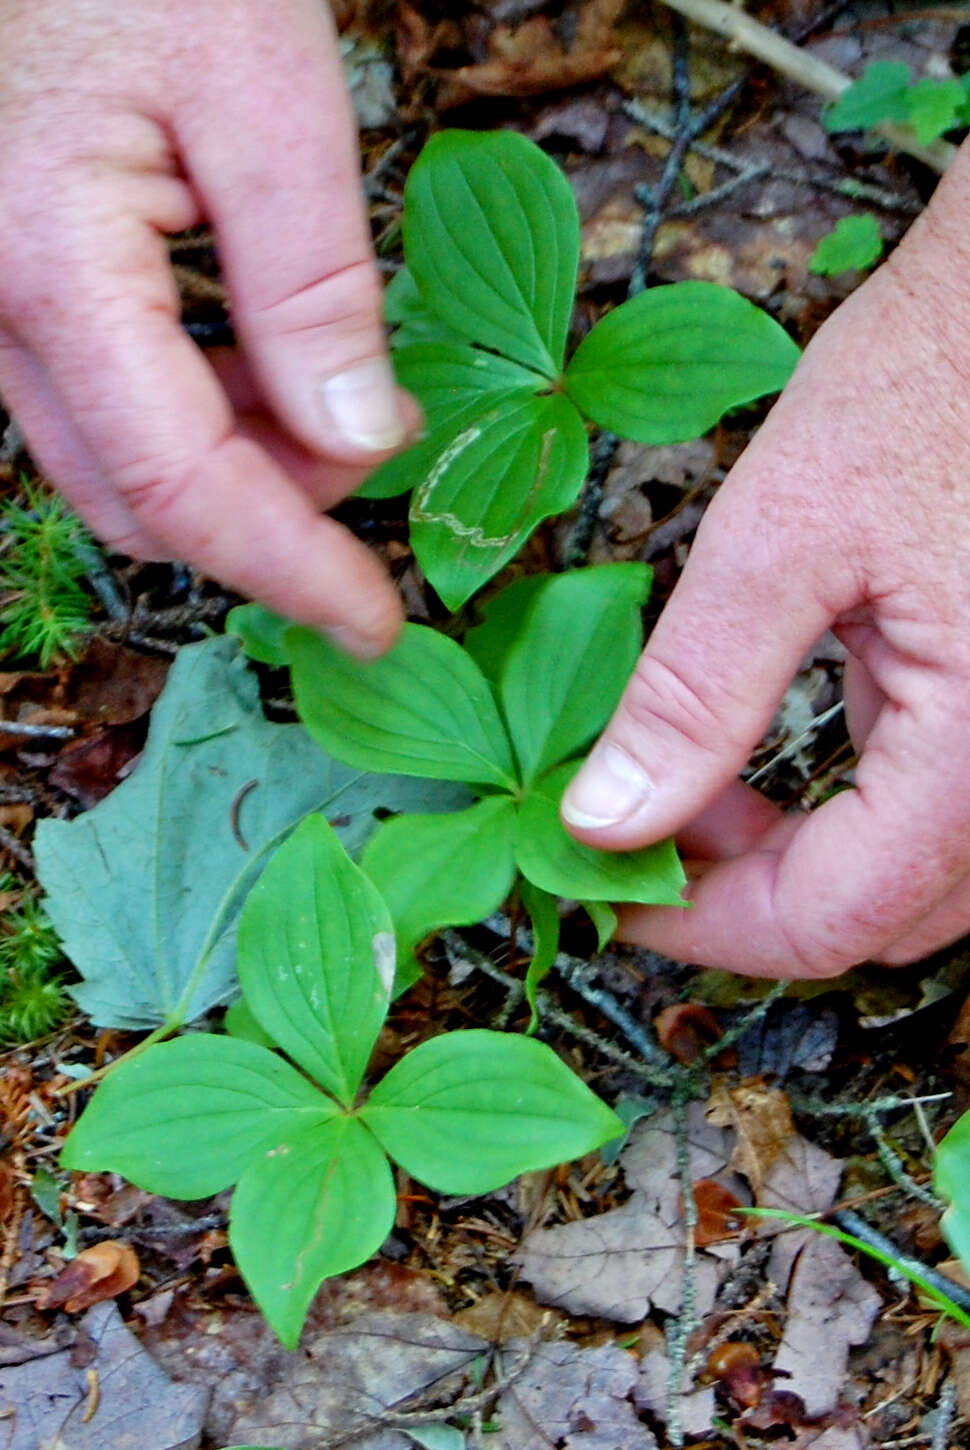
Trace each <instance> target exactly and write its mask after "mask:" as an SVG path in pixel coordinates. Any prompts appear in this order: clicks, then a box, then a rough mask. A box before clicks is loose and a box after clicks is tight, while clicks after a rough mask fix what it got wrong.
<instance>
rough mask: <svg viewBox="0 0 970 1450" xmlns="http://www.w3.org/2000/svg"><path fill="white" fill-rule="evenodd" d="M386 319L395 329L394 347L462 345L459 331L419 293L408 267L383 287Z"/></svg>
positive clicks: (392, 343)
mask: <svg viewBox="0 0 970 1450" xmlns="http://www.w3.org/2000/svg"><path fill="white" fill-rule="evenodd" d="M384 320H385V322H387V323H389V324H390V326H391V327H393V328H394V329H395V331H394V333H393V334H392V336H391V346H392V347H393V348H399V347H409V346H410V345H411V344H412V343H423V342H459V343H463V342H464V341H465V339H464V338H463V337H462V335H461V333H460V332H456V331H455V329H454V328H453V327H449V326H448V324H447V323H446V322H442V320H441V318H440V317H439V316H438V314H437V313H436V312H433V311H432V310H431V308H430V307H429V306H428V304H427V303H426V302H425V300H424V298H423V297H422V296H421V293H420V292H419V291H418V284H417V283H416V282H415V280H414V277H413V276H412V274H411V270H410V268H409V267H402V268H401V270H400V271H399V272H398V273H397V274H396V276H394V277H393V278H392V279H391V281H390V282H389V283H388V284H387V286H386V287H385V288H384Z"/></svg>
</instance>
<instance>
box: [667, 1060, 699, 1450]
mask: <svg viewBox="0 0 970 1450" xmlns="http://www.w3.org/2000/svg"><path fill="white" fill-rule="evenodd" d="M684 1087H685V1085H684V1084H683V1083H680V1084H678V1086H677V1088H676V1089H675V1091H674V1098H673V1104H672V1107H673V1113H674V1134H675V1141H676V1144H677V1173H678V1177H679V1178H680V1196H681V1200H682V1202H683V1205H684V1266H683V1283H682V1288H681V1298H680V1313H679V1314H678V1315H677V1316H676V1317H675V1318H673V1319H671V1320H670V1321H669V1323H668V1324H667V1326H666V1329H665V1337H666V1341H667V1357H668V1360H669V1362H670V1369H669V1372H668V1376H667V1434H668V1436H669V1438H670V1443H671V1445H674V1446H678V1447H679V1446H682V1445H683V1443H684V1427H683V1425H682V1423H681V1418H680V1397H681V1394H682V1393H683V1379H684V1364H685V1361H686V1358H687V1341H688V1340H689V1339H690V1336H691V1335H692V1334H693V1332H694V1330H695V1329H696V1328H697V1285H696V1281H695V1278H694V1269H695V1266H696V1263H697V1235H696V1230H697V1200H696V1199H695V1197H694V1185H693V1183H692V1182H691V1176H690V1129H689V1124H688V1121H687V1104H688V1101H689V1096H688V1094H687V1093H686V1092H685V1090H684Z"/></svg>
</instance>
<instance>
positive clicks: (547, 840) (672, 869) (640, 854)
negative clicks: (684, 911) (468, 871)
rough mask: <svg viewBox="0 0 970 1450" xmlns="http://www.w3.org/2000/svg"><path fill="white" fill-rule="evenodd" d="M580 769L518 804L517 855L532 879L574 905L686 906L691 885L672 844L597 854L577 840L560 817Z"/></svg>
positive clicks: (553, 774) (551, 777)
mask: <svg viewBox="0 0 970 1450" xmlns="http://www.w3.org/2000/svg"><path fill="white" fill-rule="evenodd" d="M578 768H579V765H578V762H576V761H571V762H570V763H569V764H567V765H561V766H559V767H558V768H557V769H556V770H552V771H550V772H549V774H548V775H546V776H543V778H542V780H540V781H539V782H538V783H537V784H536V785H535V786H534V787H533V788H532V790H531V791H529V793H528V794H527V795H526V796H525V797H524V798H523V800H522V802H521V804H520V806H519V829H518V836H517V839H516V845H515V857H516V860H517V861H518V863H519V870H520V871H521V872H522V875H523V876H525V878H526V879H527V880H528V881H531V882H533V884H534V885H536V886H541V888H542V890H543V891H549V892H551V893H552V894H553V895H554V896H565V897H568V898H570V899H572V900H574V901H639V902H643V903H644V904H646V905H649V906H683V905H684V902H683V900H682V898H681V894H680V893H681V891H682V890H683V888H684V886H685V885H686V883H687V878H686V876H685V875H684V870H683V867H682V866H681V864H680V861H679V859H678V857H677V852H676V849H675V847H674V843H673V841H661V842H659V844H658V845H656V846H645V847H644V848H643V849H642V850H640V851H596V850H594V849H593V847H592V846H583V845H581V844H580V843H579V841H576V840H574V839H573V837H572V836H571V835H570V834H569V832H568V831H567V830H566V828H565V826H564V825H563V824H562V822H561V821H560V819H559V803H560V801H561V800H562V795H563V791H564V790H565V789H566V786H567V785H568V784H569V782H570V780H572V778H573V776H574V775H575V774H576V771H577V769H578Z"/></svg>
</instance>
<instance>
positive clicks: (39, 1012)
mask: <svg viewBox="0 0 970 1450" xmlns="http://www.w3.org/2000/svg"><path fill="white" fill-rule="evenodd" d="M10 891H16V892H18V894H20V900H19V902H18V904H17V905H16V906H14V907H13V908H12V909H10V910H8V911H5V912H4V913H3V915H2V918H0V1045H4V1044H7V1043H20V1042H33V1041H35V1040H36V1039H37V1038H39V1037H46V1036H47V1034H48V1033H49V1032H53V1031H54V1030H55V1028H57V1027H59V1026H60V1024H61V1023H62V1022H63V1021H64V1019H65V1018H66V1017H67V1015H68V1012H69V1010H70V1006H71V1003H70V999H69V998H68V995H67V991H66V990H65V988H64V985H63V982H62V980H61V971H60V969H61V968H62V966H63V964H64V953H63V951H62V950H61V945H60V942H59V941H58V939H57V933H56V932H55V931H54V928H53V926H52V925H51V923H50V921H49V920H48V918H47V916H46V914H45V912H44V909H43V907H42V906H41V905H40V903H39V902H38V901H37V900H36V899H35V898H34V897H33V896H31V895H30V894H29V893H27V892H25V891H23V889H22V888H21V887H20V885H19V883H18V882H17V881H16V880H15V878H13V877H12V876H10V875H5V876H3V877H2V878H0V894H4V895H6V894H7V892H10Z"/></svg>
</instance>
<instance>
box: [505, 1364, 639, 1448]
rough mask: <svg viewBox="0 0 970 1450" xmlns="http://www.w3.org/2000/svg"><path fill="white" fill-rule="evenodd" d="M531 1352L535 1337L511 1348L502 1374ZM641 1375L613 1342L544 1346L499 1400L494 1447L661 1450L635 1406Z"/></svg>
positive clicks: (516, 1376) (636, 1366) (635, 1365)
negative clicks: (591, 1346) (633, 1399)
mask: <svg viewBox="0 0 970 1450" xmlns="http://www.w3.org/2000/svg"><path fill="white" fill-rule="evenodd" d="M527 1351H528V1341H527V1340H520V1341H513V1342H512V1343H510V1344H509V1346H508V1347H507V1349H505V1350H503V1352H502V1356H501V1363H500V1364H499V1366H498V1368H499V1373H500V1374H501V1373H502V1372H503V1370H504V1371H505V1372H506V1373H509V1372H510V1371H509V1366H511V1365H513V1364H514V1363H515V1362H516V1359H517V1358H518V1356H521V1354H523V1353H524V1352H527ZM637 1374H638V1365H637V1361H636V1360H635V1359H634V1358H632V1356H630V1355H629V1354H626V1353H625V1352H624V1351H623V1350H622V1349H618V1348H617V1346H616V1345H613V1344H604V1345H600V1346H599V1347H598V1348H595V1349H583V1348H581V1347H580V1346H579V1345H577V1344H570V1343H566V1342H565V1341H554V1342H552V1343H549V1344H540V1345H538V1346H537V1347H536V1348H535V1349H534V1350H533V1351H532V1353H531V1355H530V1357H529V1361H528V1364H527V1365H526V1368H525V1369H524V1370H523V1371H522V1372H521V1373H518V1374H516V1375H515V1377H514V1379H513V1380H512V1382H511V1383H510V1384H509V1386H508V1387H507V1389H506V1390H505V1391H504V1392H503V1394H502V1395H501V1397H500V1399H499V1401H498V1405H497V1406H496V1410H495V1416H494V1417H495V1419H497V1420H498V1423H499V1429H498V1431H497V1433H496V1434H495V1435H489V1437H488V1443H489V1450H549V1446H550V1445H558V1446H561V1447H562V1450H621V1447H622V1450H657V1442H656V1440H655V1439H654V1437H653V1435H652V1434H651V1432H650V1431H649V1430H648V1429H647V1427H646V1426H645V1425H643V1424H641V1423H640V1420H639V1419H638V1418H637V1415H636V1412H635V1410H634V1408H633V1405H632V1403H631V1395H632V1393H633V1389H634V1386H635V1384H636V1380H637Z"/></svg>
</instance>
